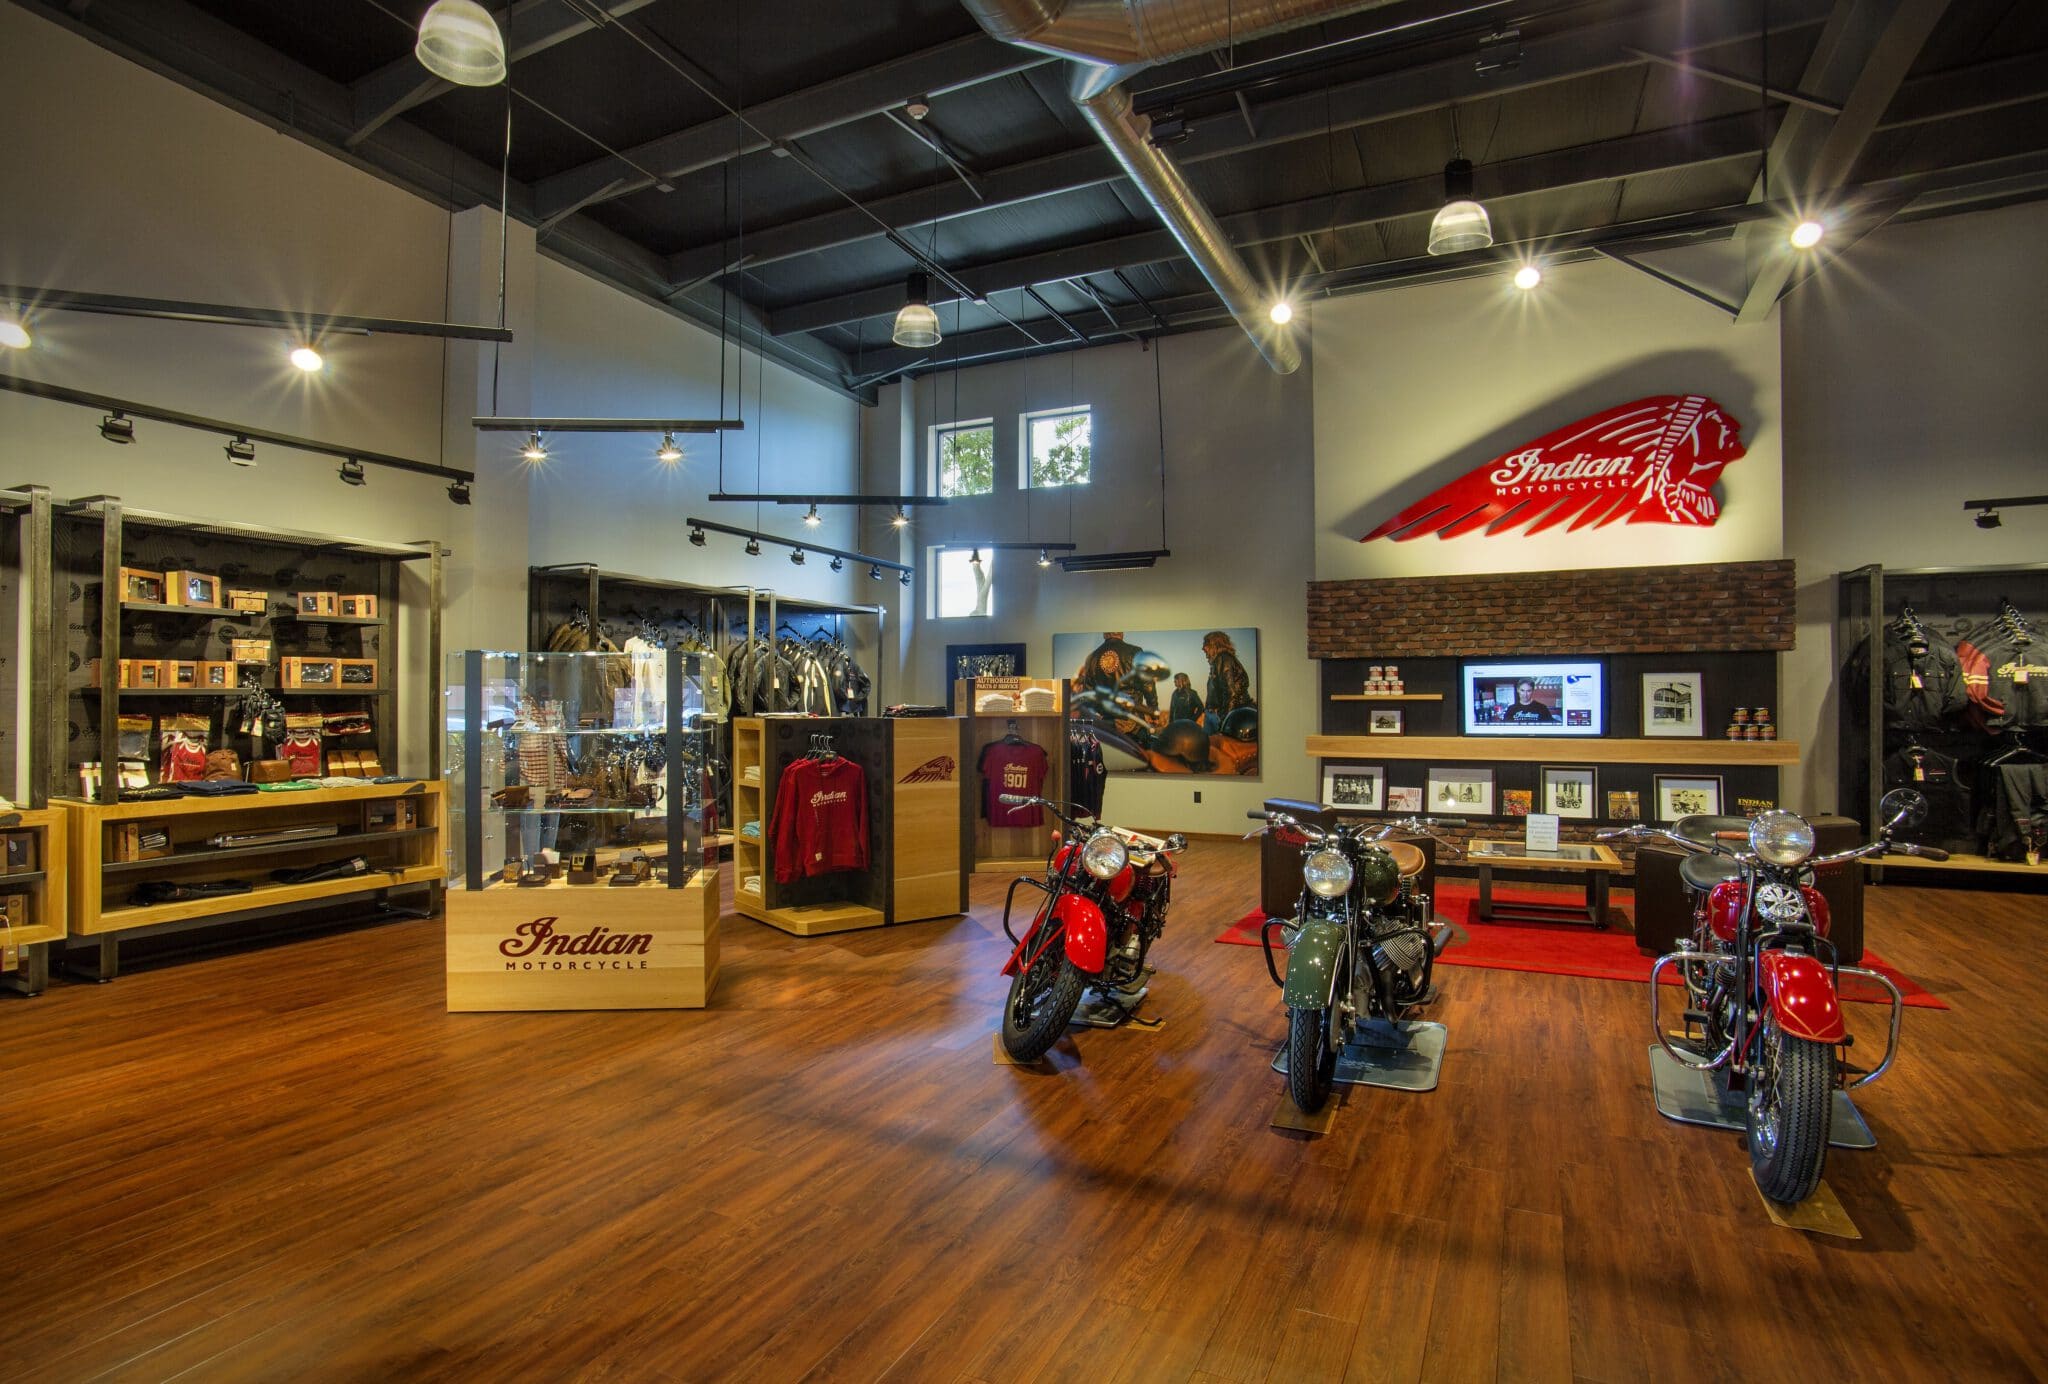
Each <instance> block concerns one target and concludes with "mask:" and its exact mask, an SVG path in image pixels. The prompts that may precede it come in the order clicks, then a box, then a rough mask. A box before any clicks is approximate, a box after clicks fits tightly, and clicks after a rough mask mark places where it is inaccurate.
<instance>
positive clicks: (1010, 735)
mask: <svg viewBox="0 0 2048 1384" xmlns="http://www.w3.org/2000/svg"><path fill="white" fill-rule="evenodd" d="M1003 742H1004V743H1005V744H1009V745H1021V744H1023V743H1024V737H1023V736H1021V735H1019V734H1018V733H1017V723H1016V722H1015V721H1011V722H1010V728H1009V730H1007V731H1005V732H1004V734H1003Z"/></svg>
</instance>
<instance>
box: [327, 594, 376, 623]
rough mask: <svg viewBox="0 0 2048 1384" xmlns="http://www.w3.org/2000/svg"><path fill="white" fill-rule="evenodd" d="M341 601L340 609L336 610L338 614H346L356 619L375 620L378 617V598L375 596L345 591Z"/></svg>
mask: <svg viewBox="0 0 2048 1384" xmlns="http://www.w3.org/2000/svg"><path fill="white" fill-rule="evenodd" d="M339 601H340V609H339V610H338V611H337V612H336V613H337V614H340V615H346V616H349V617H350V618H351V619H356V620H374V619H376V618H377V598H376V597H375V596H360V595H358V596H351V595H348V594H347V593H343V594H342V595H341V597H340V598H339Z"/></svg>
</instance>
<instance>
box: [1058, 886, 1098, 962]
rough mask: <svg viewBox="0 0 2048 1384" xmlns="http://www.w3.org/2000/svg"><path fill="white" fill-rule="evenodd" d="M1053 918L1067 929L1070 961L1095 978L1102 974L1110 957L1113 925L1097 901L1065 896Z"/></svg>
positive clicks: (1076, 896) (1071, 895) (1068, 957)
mask: <svg viewBox="0 0 2048 1384" xmlns="http://www.w3.org/2000/svg"><path fill="white" fill-rule="evenodd" d="M1052 916H1053V921H1054V922H1055V923H1057V924H1059V925H1060V926H1061V927H1063V928H1065V929H1066V933H1067V960H1069V961H1071V962H1073V963H1074V965H1075V966H1077V967H1079V968H1080V969H1081V970H1083V971H1086V972H1087V973H1088V974H1089V975H1091V976H1099V975H1101V974H1102V967H1103V964H1104V962H1105V961H1107V959H1108V957H1109V922H1108V920H1107V919H1105V918H1104V917H1103V916H1102V910H1101V909H1100V908H1097V907H1096V906H1095V902H1094V900H1092V899H1087V898H1083V897H1082V896H1081V895H1079V894H1062V895H1060V897H1059V899H1058V901H1057V902H1055V903H1054V904H1053V906H1052Z"/></svg>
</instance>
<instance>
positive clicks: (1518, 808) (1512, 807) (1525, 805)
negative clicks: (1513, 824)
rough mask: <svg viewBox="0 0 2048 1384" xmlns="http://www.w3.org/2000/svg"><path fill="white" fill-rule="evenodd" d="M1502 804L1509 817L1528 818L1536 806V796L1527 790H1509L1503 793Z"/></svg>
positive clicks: (1504, 790)
mask: <svg viewBox="0 0 2048 1384" xmlns="http://www.w3.org/2000/svg"><path fill="white" fill-rule="evenodd" d="M1500 802H1501V811H1503V812H1505V813H1507V814H1508V816H1510V817H1526V816H1528V815H1529V813H1530V811H1531V810H1532V809H1534V807H1535V806H1536V795H1535V794H1534V793H1532V792H1530V791H1529V790H1528V789H1526V788H1508V789H1503V790H1502V791H1501V795H1500Z"/></svg>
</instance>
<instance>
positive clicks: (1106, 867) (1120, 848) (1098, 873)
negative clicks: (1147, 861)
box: [1081, 831, 1131, 879]
mask: <svg viewBox="0 0 2048 1384" xmlns="http://www.w3.org/2000/svg"><path fill="white" fill-rule="evenodd" d="M1130 859H1131V853H1130V852H1129V851H1127V850H1125V849H1124V843H1123V842H1121V841H1119V840H1117V838H1116V837H1115V835H1113V834H1112V833H1110V832H1106V831H1098V832H1096V833H1095V834H1094V835H1093V836H1091V837H1089V838H1088V844H1087V845H1085V846H1083V847H1082V848H1081V865H1082V867H1083V868H1084V869H1086V870H1087V871H1088V873H1089V874H1091V875H1093V876H1095V877H1096V878H1097V879H1115V878H1116V877H1117V876H1118V875H1120V874H1122V873H1123V869H1124V866H1125V865H1127V864H1129V863H1130Z"/></svg>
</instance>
